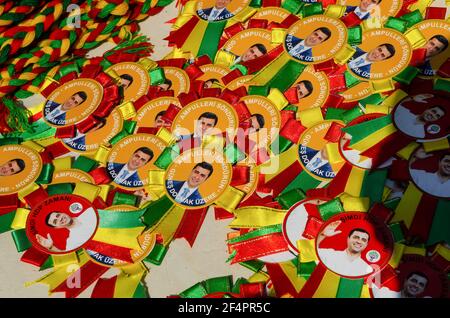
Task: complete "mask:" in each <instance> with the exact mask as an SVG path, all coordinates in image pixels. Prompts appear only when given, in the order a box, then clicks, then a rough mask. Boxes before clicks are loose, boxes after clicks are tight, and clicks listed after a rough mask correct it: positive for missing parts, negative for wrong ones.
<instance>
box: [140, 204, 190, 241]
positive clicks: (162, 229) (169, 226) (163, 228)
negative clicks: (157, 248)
mask: <svg viewBox="0 0 450 318" xmlns="http://www.w3.org/2000/svg"><path fill="white" fill-rule="evenodd" d="M184 213H185V209H184V208H182V207H179V206H178V205H175V204H174V205H173V206H172V207H171V208H170V209H169V211H167V212H166V214H164V216H163V217H162V218H161V219H160V220H159V221H158V222H157V223H156V224H155V225H154V226H153V227H152V228H150V229H149V231H150V232H151V233H154V234H160V235H161V236H162V237H163V241H164V242H163V245H164V246H167V245H169V243H170V242H171V241H172V238H173V236H174V235H175V232H176V231H177V229H178V226H179V225H180V223H181V220H182V218H183V215H184Z"/></svg>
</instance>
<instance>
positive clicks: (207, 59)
mask: <svg viewBox="0 0 450 318" xmlns="http://www.w3.org/2000/svg"><path fill="white" fill-rule="evenodd" d="M208 64H212V61H211V58H210V57H209V56H208V55H202V56H200V57H198V58H197V59H196V61H195V65H197V66H198V67H200V66H203V65H208Z"/></svg>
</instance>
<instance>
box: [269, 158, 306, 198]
mask: <svg viewBox="0 0 450 318" xmlns="http://www.w3.org/2000/svg"><path fill="white" fill-rule="evenodd" d="M302 171H303V168H302V166H301V165H300V163H299V162H298V161H296V162H294V163H293V164H291V165H290V166H289V167H287V168H286V169H285V170H283V171H282V172H281V173H279V174H278V175H277V176H276V177H274V178H273V179H271V180H270V181H268V182H267V183H266V186H267V187H269V188H271V189H273V196H274V197H277V196H278V195H279V194H280V193H281V192H282V191H283V190H284V189H285V188H286V187H287V186H288V185H289V184H290V183H291V182H292V180H294V178H295V177H297V175H299V174H300V172H302Z"/></svg>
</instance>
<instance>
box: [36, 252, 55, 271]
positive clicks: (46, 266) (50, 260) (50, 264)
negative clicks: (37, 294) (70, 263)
mask: <svg viewBox="0 0 450 318" xmlns="http://www.w3.org/2000/svg"><path fill="white" fill-rule="evenodd" d="M53 267H54V264H53V258H52V257H50V256H49V257H48V258H47V260H46V261H45V262H44V264H42V266H41V267H40V268H39V271H40V272H41V271H45V270H46V269H50V268H53Z"/></svg>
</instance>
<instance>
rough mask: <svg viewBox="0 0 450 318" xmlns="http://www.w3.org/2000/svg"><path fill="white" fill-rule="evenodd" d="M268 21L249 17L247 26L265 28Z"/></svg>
mask: <svg viewBox="0 0 450 318" xmlns="http://www.w3.org/2000/svg"><path fill="white" fill-rule="evenodd" d="M267 25H268V21H267V20H265V19H250V20H249V21H248V28H249V29H253V28H259V29H267Z"/></svg>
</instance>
